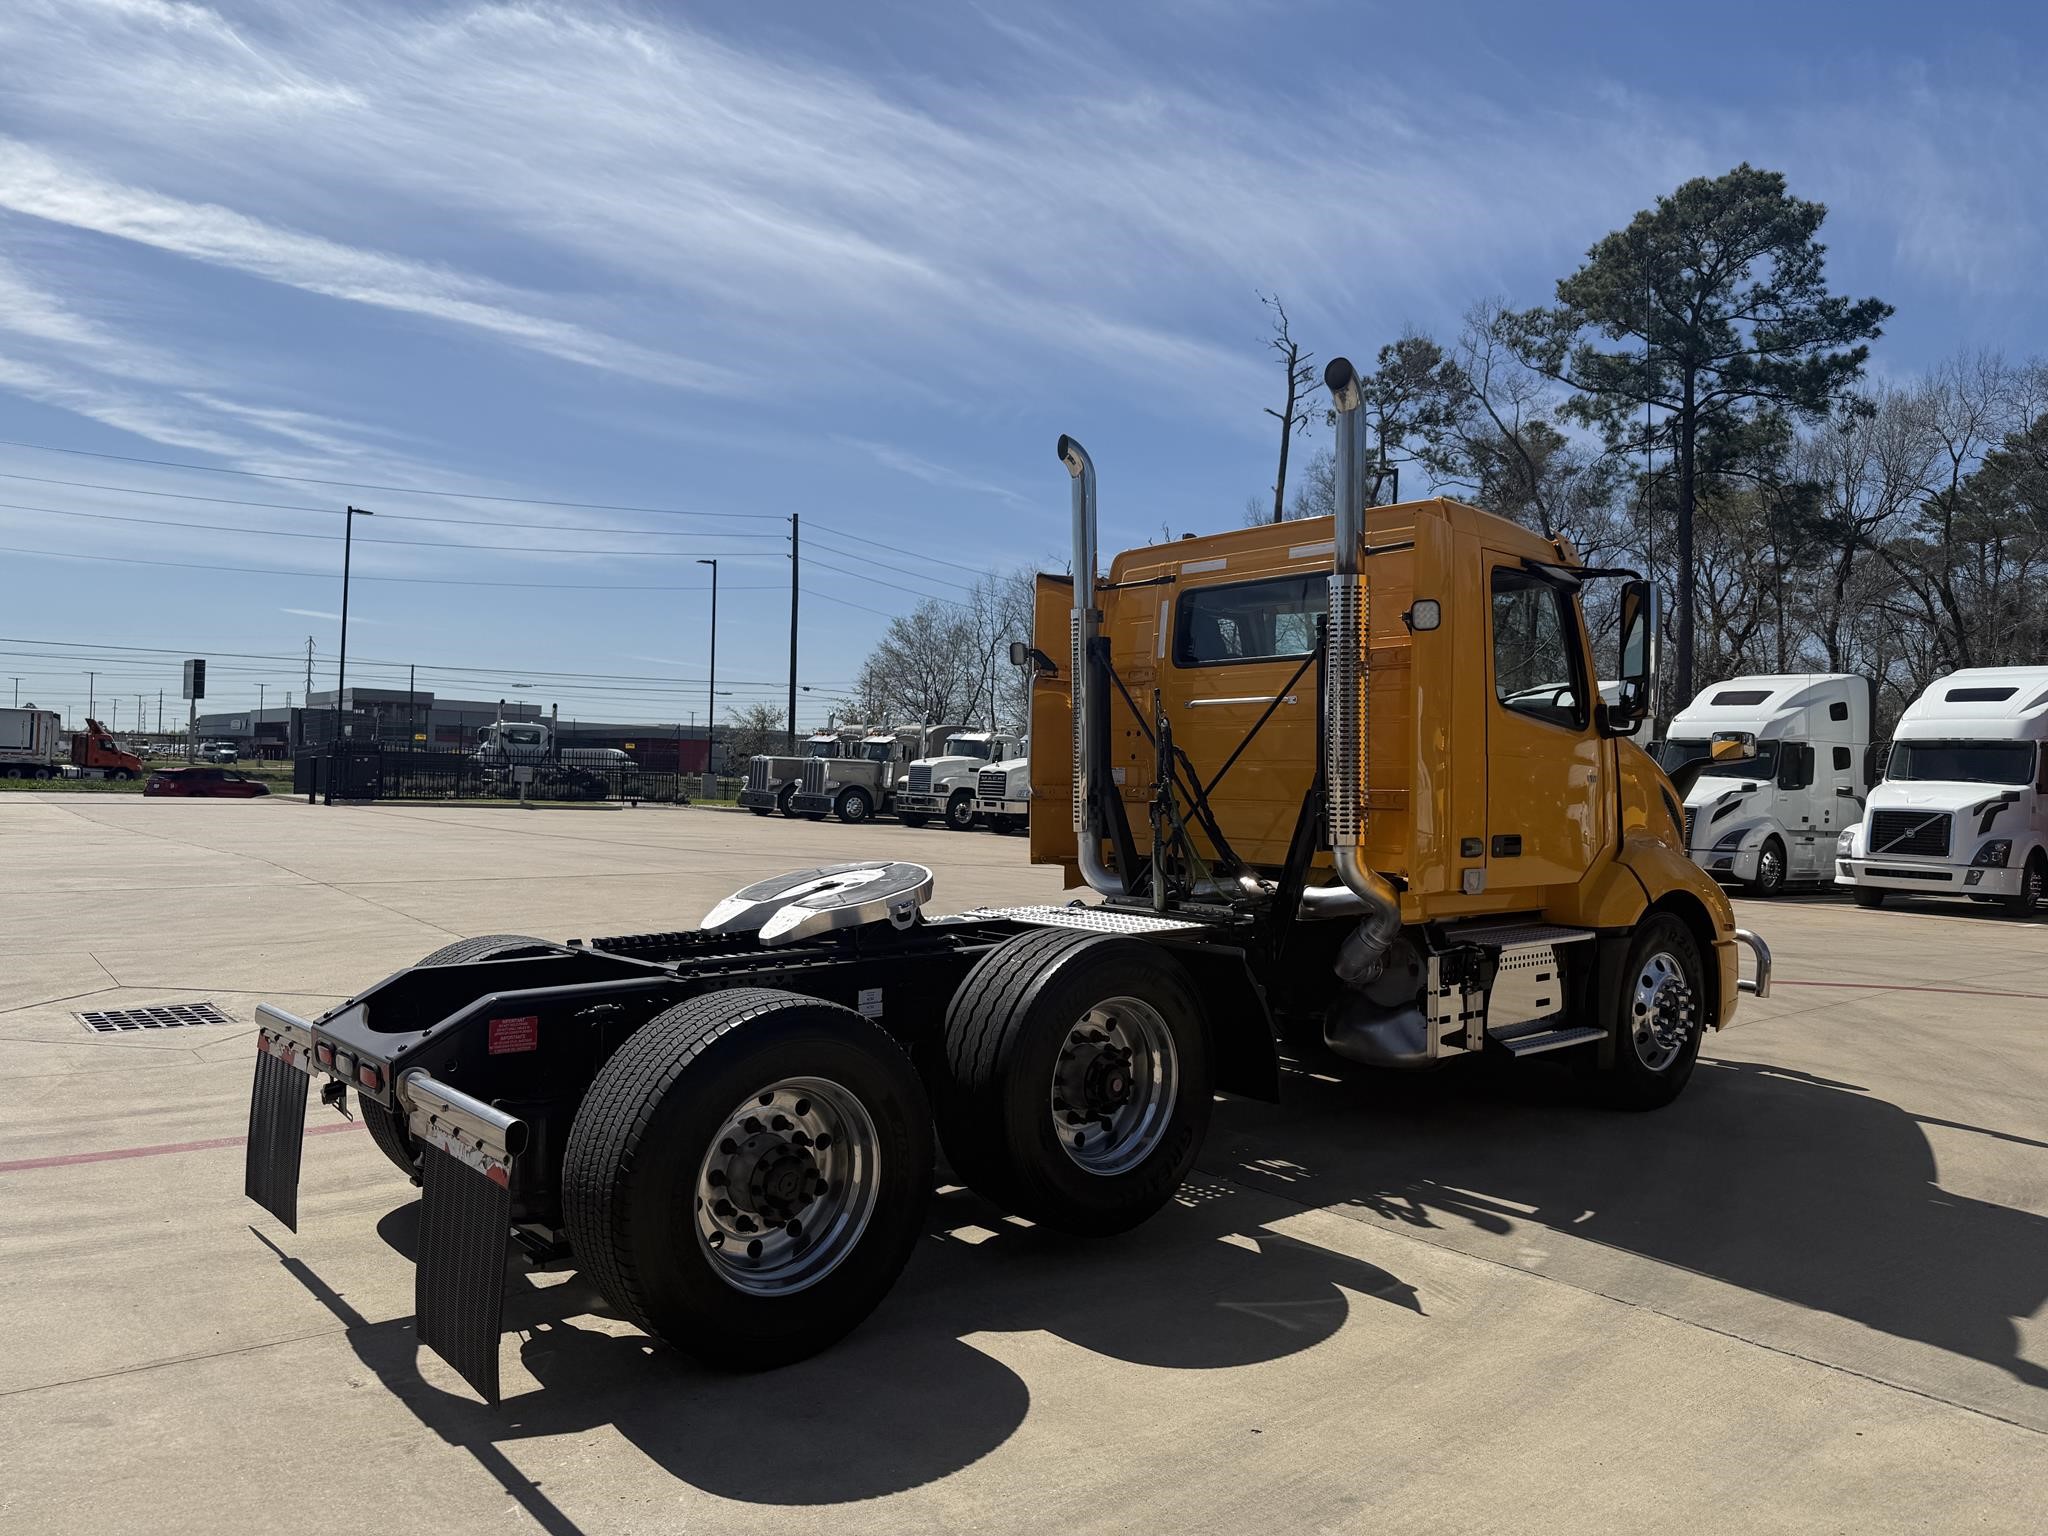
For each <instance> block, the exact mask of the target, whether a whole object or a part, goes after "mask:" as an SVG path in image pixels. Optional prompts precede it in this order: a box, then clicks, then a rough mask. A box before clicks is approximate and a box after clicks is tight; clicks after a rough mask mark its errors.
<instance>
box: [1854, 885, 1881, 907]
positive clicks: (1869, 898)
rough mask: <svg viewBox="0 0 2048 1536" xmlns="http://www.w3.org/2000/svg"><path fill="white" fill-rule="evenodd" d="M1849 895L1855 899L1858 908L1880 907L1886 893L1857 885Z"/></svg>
mask: <svg viewBox="0 0 2048 1536" xmlns="http://www.w3.org/2000/svg"><path fill="white" fill-rule="evenodd" d="M1849 894H1850V895H1852V896H1854V897H1855V898H1856V905H1857V906H1859V907H1881V906H1883V905H1884V899H1885V896H1886V895H1887V894H1888V893H1887V892H1885V891H1880V890H1874V889H1872V888H1871V887H1870V886H1867V885H1859V886H1857V887H1856V888H1855V889H1854V890H1852V891H1851V892H1850V893H1849Z"/></svg>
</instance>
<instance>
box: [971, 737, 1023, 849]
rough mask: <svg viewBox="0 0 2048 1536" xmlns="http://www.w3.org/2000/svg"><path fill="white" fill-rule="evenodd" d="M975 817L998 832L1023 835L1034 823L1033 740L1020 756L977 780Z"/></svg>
mask: <svg viewBox="0 0 2048 1536" xmlns="http://www.w3.org/2000/svg"><path fill="white" fill-rule="evenodd" d="M974 814H975V815H976V816H978V817H979V818H980V819H981V821H982V824H983V825H985V826H987V827H990V828H992V829H993V830H995V831H997V832H1022V831H1024V830H1025V829H1026V827H1028V826H1029V825H1030V821H1031V738H1030V737H1028V736H1027V737H1025V738H1024V740H1023V742H1021V743H1020V744H1019V747H1018V752H1017V756H1015V757H1006V758H1004V759H1003V760H1002V761H1001V762H996V763H990V764H989V765H988V766H987V767H986V768H984V769H982V770H981V772H979V773H977V774H976V775H975V776H974Z"/></svg>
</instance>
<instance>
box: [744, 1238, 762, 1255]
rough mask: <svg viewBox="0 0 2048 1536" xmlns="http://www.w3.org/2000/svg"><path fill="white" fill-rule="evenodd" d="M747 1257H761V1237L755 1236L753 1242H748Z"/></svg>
mask: <svg viewBox="0 0 2048 1536" xmlns="http://www.w3.org/2000/svg"><path fill="white" fill-rule="evenodd" d="M747 1257H748V1258H750V1259H758V1258H759V1257H761V1239H759V1238H758V1237H757V1238H755V1239H754V1240H753V1241H752V1242H751V1243H749V1244H747Z"/></svg>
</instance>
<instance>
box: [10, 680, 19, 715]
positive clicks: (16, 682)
mask: <svg viewBox="0 0 2048 1536" xmlns="http://www.w3.org/2000/svg"><path fill="white" fill-rule="evenodd" d="M9 675H10V676H12V674H11V673H10V674H9ZM14 707H15V708H16V709H19V708H21V679H20V678H18V677H17V678H15V679H14Z"/></svg>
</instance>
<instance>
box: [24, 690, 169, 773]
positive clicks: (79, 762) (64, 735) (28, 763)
mask: <svg viewBox="0 0 2048 1536" xmlns="http://www.w3.org/2000/svg"><path fill="white" fill-rule="evenodd" d="M0 775H4V776H6V777H8V778H22V779H55V778H67V779H135V778H140V777H141V776H142V759H141V758H139V757H137V756H136V755H135V754H134V753H133V752H130V751H128V750H127V749H126V748H125V747H123V746H122V745H121V744H120V743H119V742H117V741H115V740H114V738H113V735H112V733H110V732H109V731H108V730H107V728H106V727H105V726H104V725H101V724H100V723H99V721H97V720H87V721H86V722H85V729H84V730H82V731H66V730H65V729H64V720H63V717H62V716H61V715H59V714H58V713H57V712H56V711H55V710H52V709H37V708H36V707H35V705H33V704H30V705H27V706H26V707H24V708H21V709H0Z"/></svg>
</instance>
